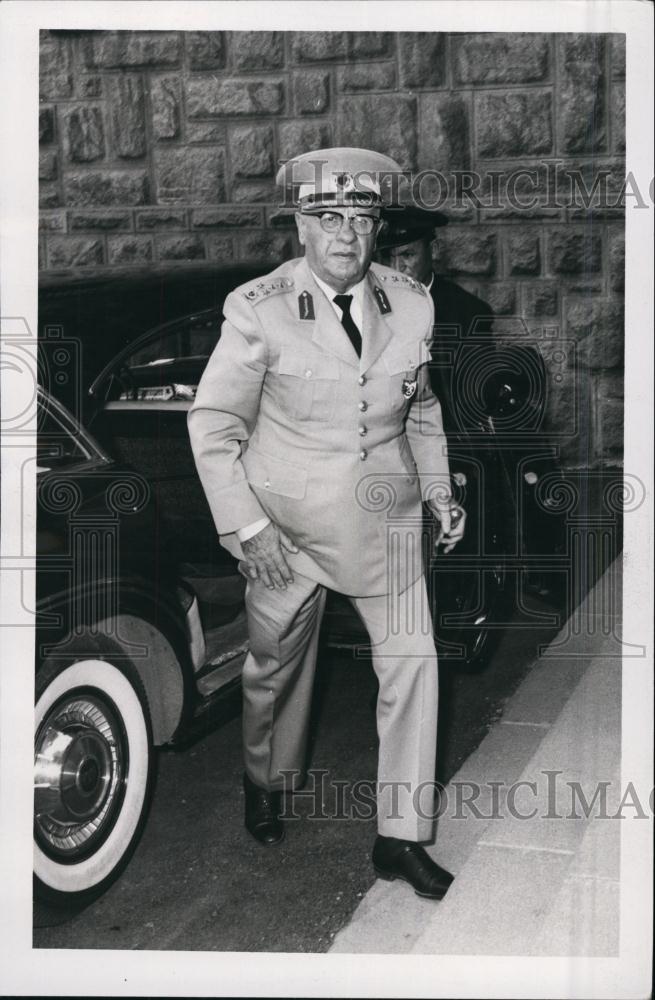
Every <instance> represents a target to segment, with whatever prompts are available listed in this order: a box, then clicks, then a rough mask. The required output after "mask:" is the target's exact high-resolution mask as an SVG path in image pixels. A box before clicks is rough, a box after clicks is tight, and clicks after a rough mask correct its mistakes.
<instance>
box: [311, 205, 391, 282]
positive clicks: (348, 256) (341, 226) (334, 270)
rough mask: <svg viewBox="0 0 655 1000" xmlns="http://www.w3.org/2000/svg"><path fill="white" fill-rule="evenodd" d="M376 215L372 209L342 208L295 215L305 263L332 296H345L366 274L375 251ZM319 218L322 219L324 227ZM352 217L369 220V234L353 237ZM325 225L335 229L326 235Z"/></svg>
mask: <svg viewBox="0 0 655 1000" xmlns="http://www.w3.org/2000/svg"><path fill="white" fill-rule="evenodd" d="M379 215H380V213H379V211H376V210H375V209H368V208H367V209H353V208H345V207H340V208H338V209H335V210H334V212H332V211H323V212H321V213H320V215H319V214H317V215H303V214H301V213H299V212H298V213H296V224H297V226H298V237H299V239H300V242H301V244H302V245H303V246H304V248H305V257H306V258H307V263H308V264H309V266H310V267H311V269H312V271H313V272H314V274H317V275H318V277H319V278H321V279H322V281H324V282H325V283H326V284H327V285H329V286H330V288H334V290H335V292H339V293H343V292H346V291H347V290H348V289H349V288H351V287H352V286H353V285H356V284H357V282H358V281H361V279H362V278H363V277H364V275H365V274H366V272H367V270H368V267H369V264H370V263H371V258H372V257H373V251H374V249H375V234H376V232H377V226H378V219H379ZM321 216H323V217H324V221H323V225H321ZM337 216H338V217H339V218H337ZM354 217H358V218H362V217H368V218H370V219H372V220H373V222H374V224H373V228H372V232H370V233H368V234H362V233H356V232H355V231H354V229H353V228H352V225H351V222H350V220H351V219H353V218H354ZM326 225H327V226H329V227H330V228H332V227H334V230H335V231H334V232H326V230H325V228H324V227H325V226H326Z"/></svg>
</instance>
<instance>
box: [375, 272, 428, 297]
mask: <svg viewBox="0 0 655 1000" xmlns="http://www.w3.org/2000/svg"><path fill="white" fill-rule="evenodd" d="M375 277H376V279H377V280H378V281H384V282H386V286H387V288H410V289H412V291H414V292H418V293H419V295H427V294H428V293H427V291H426V288H425V285H422V284H421V282H420V281H417V280H416V279H415V278H410V277H409V275H407V274H401V273H400V271H394V272H393V274H380V273H379V272H377V271H376V272H375Z"/></svg>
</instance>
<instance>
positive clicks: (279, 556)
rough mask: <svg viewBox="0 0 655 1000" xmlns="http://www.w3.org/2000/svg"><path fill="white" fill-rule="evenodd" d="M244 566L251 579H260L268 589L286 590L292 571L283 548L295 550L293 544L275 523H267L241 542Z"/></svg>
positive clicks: (296, 547) (291, 580) (295, 547)
mask: <svg viewBox="0 0 655 1000" xmlns="http://www.w3.org/2000/svg"><path fill="white" fill-rule="evenodd" d="M241 548H242V549H243V555H244V560H243V563H244V568H245V571H246V574H247V575H248V577H249V578H250V579H251V580H261V581H262V583H263V584H264V585H265V586H266V587H268V589H269V590H274V589H275V587H277V588H278V589H279V590H286V589H287V584H288V583H293V573H292V572H291V570H290V569H289V566H288V565H287V560H286V558H285V555H284V549H286V551H287V552H297V551H298V546H297V545H295V544H294V543H293V542H292V541H291V539H290V538H289V536H288V535H286V534H285V533H284V532H283V531H282V530H281V529H280V528H278V526H277V524H273V522H272V521H271V523H270V524H267V525H266V527H265V528H262V530H261V531H258V532H257V534H256V535H253V536H252V538H248V539H247V540H246V541H245V542H242V543H241Z"/></svg>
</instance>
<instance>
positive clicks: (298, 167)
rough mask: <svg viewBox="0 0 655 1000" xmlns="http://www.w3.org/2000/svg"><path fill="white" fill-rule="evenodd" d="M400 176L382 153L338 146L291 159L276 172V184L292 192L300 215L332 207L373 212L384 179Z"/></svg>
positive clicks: (394, 164)
mask: <svg viewBox="0 0 655 1000" xmlns="http://www.w3.org/2000/svg"><path fill="white" fill-rule="evenodd" d="M402 173H403V171H402V169H401V167H400V166H399V165H398V163H396V161H395V160H392V159H391V157H390V156H386V155H385V154H384V153H376V152H375V151H374V150H372V149H357V148H354V147H348V146H341V147H336V148H330V149H316V150H314V151H313V152H310V153H302V154H301V155H300V156H294V157H293V159H291V160H288V161H287V163H285V164H284V166H283V167H281V168H280V170H278V173H277V177H276V181H277V183H278V184H280V185H283V186H284V187H286V188H288V189H289V188H290V189H291V190H292V192H293V196H294V200H295V201H296V203H297V204H298V206H299V208H300V210H301V212H311V211H312V210H315V209H319V208H331V207H333V206H335V205H356V206H359V207H369V208H376V207H378V206H380V205H381V204H382V200H383V199H382V187H383V185H384V181H385V178H387V179H388V178H389V177H390V176H391V175H393V174H402Z"/></svg>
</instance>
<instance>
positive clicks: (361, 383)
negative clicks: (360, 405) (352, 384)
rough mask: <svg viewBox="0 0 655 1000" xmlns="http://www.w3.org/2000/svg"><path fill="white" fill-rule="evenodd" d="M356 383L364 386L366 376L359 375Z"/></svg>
mask: <svg viewBox="0 0 655 1000" xmlns="http://www.w3.org/2000/svg"><path fill="white" fill-rule="evenodd" d="M357 381H358V382H359V384H360V385H366V375H360V376H359V378H358V379H357Z"/></svg>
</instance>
